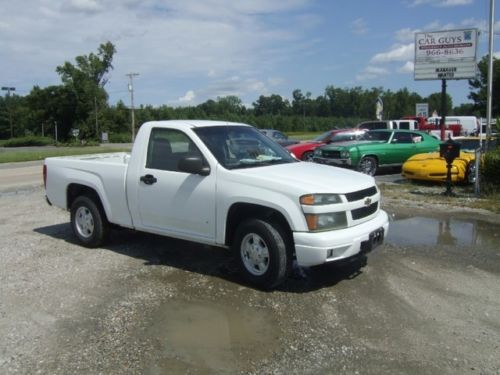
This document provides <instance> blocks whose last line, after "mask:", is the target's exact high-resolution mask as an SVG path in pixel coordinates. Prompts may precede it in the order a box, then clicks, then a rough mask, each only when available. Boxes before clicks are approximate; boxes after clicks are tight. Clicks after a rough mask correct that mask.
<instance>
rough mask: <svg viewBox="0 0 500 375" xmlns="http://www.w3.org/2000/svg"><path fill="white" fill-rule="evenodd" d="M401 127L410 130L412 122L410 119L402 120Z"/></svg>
mask: <svg viewBox="0 0 500 375" xmlns="http://www.w3.org/2000/svg"><path fill="white" fill-rule="evenodd" d="M399 128H400V129H405V130H410V123H409V122H408V121H402V122H400V123H399Z"/></svg>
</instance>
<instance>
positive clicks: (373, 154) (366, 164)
mask: <svg viewBox="0 0 500 375" xmlns="http://www.w3.org/2000/svg"><path fill="white" fill-rule="evenodd" d="M440 143H441V141H440V140H438V139H436V138H434V137H433V136H431V135H429V134H427V133H424V132H419V131H411V130H371V131H369V132H366V133H365V134H364V136H363V137H362V138H361V139H359V140H358V141H354V142H346V143H341V144H339V143H337V144H330V145H325V146H322V147H318V148H317V149H316V150H315V151H314V156H313V161H314V162H316V163H321V164H329V165H334V166H337V167H346V168H353V169H356V170H358V171H360V172H363V173H366V174H369V175H371V176H373V175H375V173H377V170H378V168H379V167H400V166H401V165H402V164H403V163H404V162H405V161H406V160H407V159H408V158H409V157H410V156H412V155H415V154H420V153H424V152H432V151H438V150H439V144H440Z"/></svg>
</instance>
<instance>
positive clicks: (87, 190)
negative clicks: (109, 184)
mask: <svg viewBox="0 0 500 375" xmlns="http://www.w3.org/2000/svg"><path fill="white" fill-rule="evenodd" d="M80 196H86V197H88V198H90V199H92V200H93V201H94V202H95V204H96V205H97V207H98V208H99V209H100V210H101V212H102V213H103V215H104V218H105V219H106V220H108V215H107V212H106V209H105V207H104V205H103V202H102V199H101V197H100V196H99V193H98V192H97V191H96V190H95V189H94V188H92V187H90V186H87V185H83V184H78V183H71V184H69V185H68V187H67V189H66V207H67V208H68V209H70V208H71V205H72V204H73V202H74V201H75V199H76V198H78V197H80Z"/></svg>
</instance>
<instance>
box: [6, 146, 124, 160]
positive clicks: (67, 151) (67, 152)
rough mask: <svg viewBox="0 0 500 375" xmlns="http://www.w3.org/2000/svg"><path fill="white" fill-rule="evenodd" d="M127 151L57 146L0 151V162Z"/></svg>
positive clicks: (116, 148)
mask: <svg viewBox="0 0 500 375" xmlns="http://www.w3.org/2000/svg"><path fill="white" fill-rule="evenodd" d="M123 151H125V152H129V151H130V147H106V146H103V147H99V146H95V147H93V146H92V147H58V148H50V149H47V150H43V149H42V150H39V149H38V150H33V151H24V150H23V151H9V152H0V163H16V162H21V161H33V160H43V159H45V158H49V157H53V156H71V155H86V154H103V153H110V152H123Z"/></svg>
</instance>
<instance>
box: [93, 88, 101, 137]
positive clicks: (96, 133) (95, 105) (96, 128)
mask: <svg viewBox="0 0 500 375" xmlns="http://www.w3.org/2000/svg"><path fill="white" fill-rule="evenodd" d="M94 112H95V136H96V138H97V142H100V141H101V137H99V123H98V122H97V98H96V96H95V95H94Z"/></svg>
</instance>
